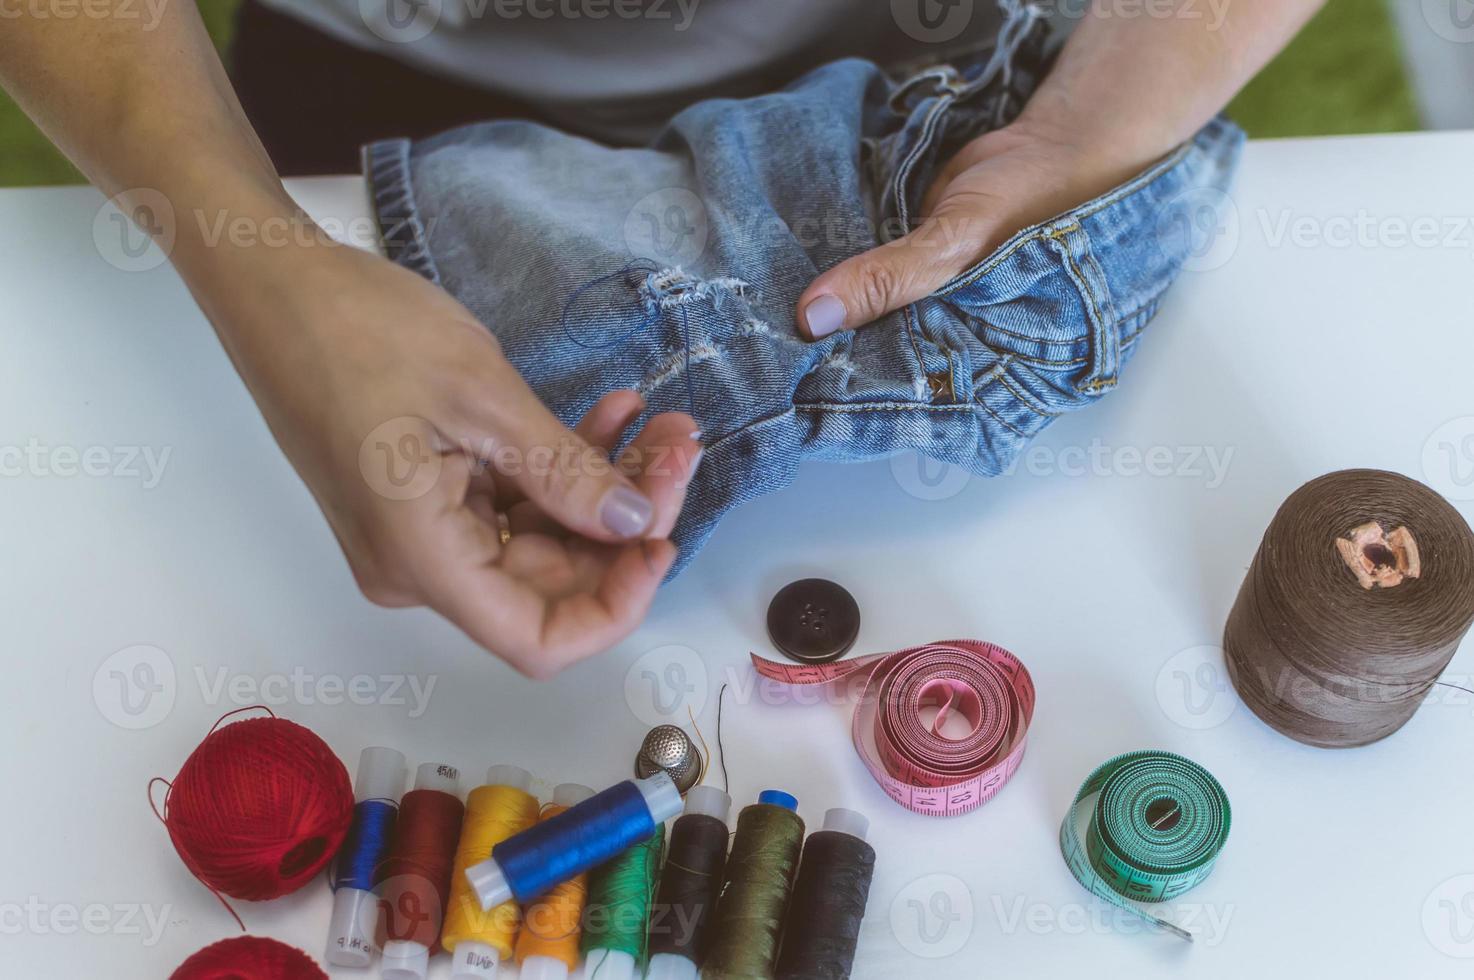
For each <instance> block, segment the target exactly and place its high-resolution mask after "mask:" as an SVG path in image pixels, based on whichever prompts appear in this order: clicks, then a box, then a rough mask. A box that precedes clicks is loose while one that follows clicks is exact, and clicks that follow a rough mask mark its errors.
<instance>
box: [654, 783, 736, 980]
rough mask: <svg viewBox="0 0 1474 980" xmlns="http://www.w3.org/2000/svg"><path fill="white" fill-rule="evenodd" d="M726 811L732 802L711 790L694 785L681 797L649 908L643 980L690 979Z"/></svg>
mask: <svg viewBox="0 0 1474 980" xmlns="http://www.w3.org/2000/svg"><path fill="white" fill-rule="evenodd" d="M731 812H732V798H731V797H730V796H728V795H727V794H726V793H723V792H722V791H721V790H719V789H717V788H716V787H714V786H697V787H694V788H693V789H692V790H691V791H690V792H689V793H687V794H686V812H685V813H684V814H682V815H681V818H680V819H679V820H677V821H676V823H675V826H674V827H672V828H671V835H670V846H669V848H667V849H666V858H665V867H664V869H662V871H661V874H660V886H659V887H658V888H657V889H656V892H655V903H654V904H653V905H652V906H651V908H650V942H649V948H650V967H649V972H648V973H646V978H647V980H696V970H697V967H699V966H700V965H701V961H702V958H703V956H704V954H705V952H706V949H705V945H706V944H705V940H706V933H707V926H708V925H709V924H710V922H711V914H712V910H713V909H714V908H715V907H716V903H717V896H718V894H720V892H721V887H722V872H723V870H724V869H725V867H726V864H727V839H728V837H729V836H730V833H729V831H728V829H727V817H728V815H729V814H730V813H731Z"/></svg>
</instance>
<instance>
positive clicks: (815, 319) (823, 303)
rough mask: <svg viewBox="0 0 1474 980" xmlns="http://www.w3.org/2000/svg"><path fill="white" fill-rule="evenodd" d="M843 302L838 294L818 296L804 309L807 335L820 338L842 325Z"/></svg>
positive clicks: (843, 315) (843, 314) (843, 316)
mask: <svg viewBox="0 0 1474 980" xmlns="http://www.w3.org/2000/svg"><path fill="white" fill-rule="evenodd" d="M844 318H845V308H844V302H843V301H842V300H841V299H840V298H839V297H838V296H820V297H819V298H818V299H816V300H814V301H813V302H812V303H810V304H809V306H808V309H806V310H804V322H805V323H807V324H808V327H809V336H810V337H813V338H814V339H815V340H821V339H823V338H825V337H827V336H829V335H830V334H832V333H834V331H836V330H838V329H839V328H840V327H842V326H844Z"/></svg>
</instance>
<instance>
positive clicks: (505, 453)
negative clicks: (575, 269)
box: [200, 242, 700, 678]
mask: <svg viewBox="0 0 1474 980" xmlns="http://www.w3.org/2000/svg"><path fill="white" fill-rule="evenodd" d="M281 252H282V250H281V249H275V250H273V249H264V250H263V249H261V248H260V247H257V248H256V249H254V250H243V251H241V252H240V253H238V254H237V255H235V256H234V257H233V258H232V261H231V262H230V268H231V270H232V272H233V274H235V275H242V274H243V273H244V274H245V278H244V279H243V280H241V281H249V282H251V284H252V285H251V286H250V287H249V288H240V289H223V288H213V289H211V290H210V291H209V292H208V294H200V299H201V305H202V306H204V307H205V308H206V311H207V313H209V314H210V316H211V319H212V320H213V321H214V322H215V323H216V326H217V329H218V330H219V332H220V335H221V338H222V340H223V341H224V342H225V343H226V346H227V348H228V349H229V350H230V352H231V355H232V357H233V358H234V360H235V362H236V365H237V367H238V368H239V370H240V372H241V375H242V377H243V378H245V380H246V383H247V384H248V386H249V387H250V388H251V391H252V393H253V394H254V395H255V398H256V401H257V403H258V405H259V406H260V407H261V410H262V412H263V414H264V415H265V417H266V419H267V422H268V424H269V425H270V426H271V429H272V431H273V432H274V433H275V435H276V437H277V440H278V442H279V443H280V444H281V446H282V448H283V450H285V452H286V454H287V456H288V457H289V458H290V459H291V461H292V463H293V464H294V465H295V466H296V468H297V471H298V472H299V473H300V474H301V476H302V478H303V480H305V481H306V483H307V485H308V487H309V488H310V489H311V490H312V493H313V495H314V496H315V497H316V499H317V502H318V504H319V506H320V507H321V508H322V511H323V514H324V515H325V516H326V517H327V519H328V522H329V523H330V524H331V525H332V528H333V531H334V532H335V533H336V535H337V537H338V541H339V543H340V544H341V546H342V548H343V552H344V554H345V555H346V556H347V558H348V563H349V565H350V566H351V567H352V569H353V573H354V576H355V578H356V579H357V581H358V583H359V585H360V587H361V588H362V590H363V592H364V593H365V594H366V595H367V596H368V597H369V598H370V599H372V600H373V601H374V602H376V603H379V604H381V605H385V606H395V607H399V606H418V605H424V606H430V607H432V608H434V609H436V610H438V611H439V612H440V613H442V614H443V615H445V616H446V617H447V618H449V619H450V620H452V621H453V622H455V623H456V624H457V625H459V626H460V627H461V628H462V629H464V630H465V631H466V632H467V633H468V634H470V636H471V637H472V638H473V639H475V640H476V641H477V642H478V643H480V644H482V645H483V646H485V647H486V648H487V649H488V650H491V651H492V652H493V653H495V654H497V655H499V656H501V657H502V658H504V659H506V660H507V661H509V662H510V663H511V664H512V665H513V666H514V667H516V668H517V669H518V670H520V671H522V672H523V673H525V674H528V675H530V676H534V677H540V678H541V677H548V676H550V675H551V674H553V673H555V672H556V671H558V670H559V669H561V668H563V667H566V666H568V665H569V664H571V663H573V662H575V661H577V660H579V659H581V658H583V657H586V656H589V655H590V654H593V653H597V652H599V651H601V650H604V649H606V648H608V647H609V646H611V645H613V644H614V643H616V642H617V641H619V640H620V639H622V638H623V637H624V636H625V635H627V634H628V633H630V632H631V631H632V630H634V629H635V627H636V626H637V625H638V624H639V623H640V621H641V619H642V618H643V617H644V615H645V613H646V611H647V609H648V608H649V605H650V602H651V600H652V598H653V597H654V594H655V591H656V588H657V587H658V586H659V584H660V582H661V580H662V579H663V578H664V576H665V574H666V572H667V571H668V570H669V569H670V566H671V563H672V561H673V560H674V558H675V548H674V547H673V546H672V545H671V544H670V542H669V541H667V540H666V538H667V536H668V535H669V534H670V531H671V528H672V526H673V525H674V523H675V520H676V517H677V516H678V514H679V513H680V509H681V506H682V503H683V501H684V499H685V492H686V486H687V484H688V482H689V480H690V477H691V475H692V473H693V471H694V469H695V466H696V465H697V463H698V460H699V453H700V442H699V439H700V433H698V432H696V431H695V428H696V426H695V423H694V422H693V421H692V420H691V418H690V417H689V416H686V415H662V416H659V417H656V418H654V419H652V420H651V421H650V422H649V424H647V425H646V426H645V428H644V430H643V431H642V432H640V433H639V435H638V436H636V437H635V439H634V441H633V443H632V444H631V446H630V447H629V449H628V450H627V451H626V452H624V453H623V454H621V457H620V461H619V463H620V465H618V466H611V465H610V461H609V453H610V450H611V449H612V447H614V446H616V445H617V444H618V443H619V442H620V440H621V436H622V435H623V433H624V432H625V431H626V430H627V429H628V428H629V427H630V425H631V424H633V422H634V421H635V419H636V418H637V417H639V416H640V414H641V413H642V412H643V411H644V409H645V406H644V403H643V401H642V400H641V398H640V396H639V395H638V394H636V393H635V392H631V391H623V392H615V393H613V394H611V395H609V396H608V397H606V398H604V399H603V400H602V401H601V402H599V403H598V404H597V405H596V406H595V407H594V408H593V409H592V410H591V411H590V412H589V413H588V415H587V416H585V418H584V419H583V421H582V422H581V423H580V424H579V426H578V427H577V429H576V430H574V431H569V430H568V429H566V428H565V427H564V426H563V425H562V424H560V423H559V422H558V420H557V419H556V418H555V417H554V416H553V415H552V414H551V413H550V412H549V411H548V410H547V409H546V408H545V407H544V406H543V405H542V404H541V403H540V402H539V401H538V400H537V398H536V397H535V396H534V395H533V393H532V391H531V390H530V389H529V388H528V387H527V385H526V383H525V382H524V381H523V380H522V378H521V377H520V376H519V375H518V373H517V372H516V370H515V369H513V367H512V366H511V365H510V364H509V363H508V362H507V360H506V359H505V358H504V357H503V356H502V354H501V351H500V349H499V347H498V345H497V342H496V340H495V339H494V338H493V337H492V335H491V334H490V333H489V332H488V331H487V330H486V329H485V328H484V327H483V326H482V325H481V324H479V323H478V322H477V321H476V320H475V319H474V318H473V317H472V316H471V314H470V313H469V312H468V311H467V310H466V309H465V308H464V307H462V306H461V305H460V304H459V303H457V302H456V301H455V300H453V299H452V298H451V297H450V296H448V295H447V294H446V293H444V292H443V291H442V290H441V289H439V288H438V287H436V286H434V285H432V284H431V283H429V282H427V281H425V280H424V279H422V278H420V277H419V276H417V275H415V274H414V273H411V272H408V271H406V270H404V269H401V268H400V267H398V266H395V265H393V264H391V263H390V262H388V261H386V260H384V259H382V258H379V257H378V256H375V255H369V254H366V253H362V252H357V251H354V250H352V249H349V248H346V247H341V246H336V245H332V244H329V243H326V242H321V243H320V244H311V245H307V246H301V247H297V248H294V249H293V250H292V253H291V254H280V253H281ZM248 267H249V268H248ZM504 531H506V532H510V537H507V538H505V539H504V535H503V532H504Z"/></svg>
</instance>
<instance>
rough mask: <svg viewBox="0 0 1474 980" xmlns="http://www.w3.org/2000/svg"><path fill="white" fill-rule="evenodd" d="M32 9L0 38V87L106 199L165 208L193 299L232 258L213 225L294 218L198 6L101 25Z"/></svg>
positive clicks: (116, 17) (136, 13)
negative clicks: (146, 195) (142, 199)
mask: <svg viewBox="0 0 1474 980" xmlns="http://www.w3.org/2000/svg"><path fill="white" fill-rule="evenodd" d="M31 9H32V8H30V7H29V6H26V5H22V6H21V7H19V8H16V13H18V16H16V17H14V18H13V19H8V20H6V21H5V24H4V29H3V30H0V83H3V84H4V86H5V87H6V89H7V90H8V91H10V93H11V94H12V95H13V96H14V97H15V99H16V101H17V102H18V103H19V104H20V106H21V107H22V108H23V109H24V110H26V112H27V113H28V114H29V115H30V116H31V117H32V118H33V119H34V120H35V121H36V122H37V124H38V125H40V127H41V128H42V129H43V130H44V131H45V132H46V134H47V135H48V136H49V137H50V138H51V139H52V141H53V142H55V143H56V145H57V146H58V147H59V148H60V149H61V150H62V152H64V153H65V154H66V155H67V156H68V157H69V158H70V159H71V160H72V161H73V162H74V163H75V164H76V165H77V167H78V168H79V169H80V170H82V172H83V173H84V174H85V175H86V176H87V177H88V179H89V180H91V181H92V182H93V183H94V184H96V185H97V187H99V188H100V189H101V190H102V191H103V193H104V194H107V195H109V196H112V195H116V194H120V193H123V192H126V191H131V190H134V189H137V188H146V189H148V190H150V191H152V192H156V193H158V194H162V195H163V196H164V197H165V198H167V200H168V202H169V204H170V206H171V207H172V209H173V219H174V220H173V222H172V227H173V230H174V236H173V241H172V247H171V258H172V259H173V260H174V263H175V265H176V266H178V267H179V269H180V271H181V273H182V274H183V275H184V276H185V279H186V280H187V281H189V283H190V286H191V287H192V288H194V289H195V290H196V294H197V295H199V294H200V291H201V289H202V288H203V289H204V291H205V292H207V293H213V292H215V291H216V290H215V288H214V286H215V284H216V283H217V282H224V281H225V279H226V278H227V276H226V275H225V273H224V272H222V271H221V270H222V268H223V267H224V266H227V265H232V264H233V263H231V262H230V261H229V259H230V258H231V256H230V255H229V253H230V252H231V251H235V252H239V249H235V250H231V249H229V248H228V247H227V246H226V245H223V244H222V242H221V241H220V238H219V236H218V230H219V228H220V227H221V224H220V218H221V217H222V216H229V217H231V218H245V219H247V220H253V221H265V220H268V219H271V218H278V219H279V218H281V217H283V216H291V217H293V218H295V217H296V209H295V206H294V205H293V204H292V202H291V200H290V198H289V197H288V196H287V194H286V192H285V190H284V189H283V188H282V186H281V181H280V180H279V179H278V177H277V175H276V171H275V169H274V168H273V167H272V165H271V161H270V159H269V158H268V157H267V155H266V152H265V150H263V149H262V147H261V144H260V142H259V141H258V140H257V139H256V136H255V134H254V132H253V131H252V130H251V127H250V124H249V123H248V122H247V120H246V117H245V114H244V112H243V111H242V110H241V107H240V103H239V102H238V101H237V100H236V97H235V94H234V92H233V91H232V89H231V86H230V82H229V80H228V78H227V77H226V74H225V70H224V67H223V66H222V65H221V63H220V59H219V58H218V57H217V55H216V53H215V49H214V47H213V46H212V44H211V43H210V39H209V36H208V35H207V33H206V31H205V28H204V25H203V23H202V22H201V20H200V16H199V12H198V11H197V10H196V8H195V5H194V3H193V2H192V0H162V3H161V4H160V5H159V6H157V7H153V8H150V7H148V5H140V4H137V3H128V4H124V3H121V2H118V3H116V4H114V5H113V7H112V8H111V10H112V12H111V14H110V15H109V16H105V17H104V16H88V17H74V18H57V17H44V16H37V15H36V14H35V13H32V12H31ZM88 9H89V10H96V9H99V8H97V7H96V6H95V5H89V8H88ZM120 203H121V204H122V205H123V206H124V208H125V210H127V209H129V208H130V204H131V203H132V202H130V201H129V200H128V198H127V196H126V195H125V196H124V197H123V198H122V199H121V200H120ZM212 229H213V230H214V231H215V232H216V233H217V234H212ZM202 302H204V299H203V298H202Z"/></svg>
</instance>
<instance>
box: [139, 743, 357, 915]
mask: <svg viewBox="0 0 1474 980" xmlns="http://www.w3.org/2000/svg"><path fill="white" fill-rule="evenodd" d="M226 717H229V716H228V715H227V716H226ZM221 720H222V721H223V720H224V719H223V718H222V719H221ZM161 819H162V820H163V821H164V825H165V826H166V827H168V829H169V838H170V840H172V841H173V842H174V849H175V850H176V851H178V852H179V856H180V857H181V858H182V859H183V860H184V864H185V866H186V867H188V868H189V870H190V871H191V872H192V873H193V874H194V876H195V877H196V878H198V879H200V881H202V882H204V884H205V885H206V886H207V887H208V888H209V889H210V890H211V891H213V892H215V893H216V894H217V896H218V895H221V894H224V895H229V896H230V897H231V898H239V899H244V900H246V901H253V902H255V901H263V900H266V899H272V898H279V897H281V896H282V895H286V894H289V893H291V892H294V891H296V890H297V889H298V888H301V887H302V886H303V885H305V884H306V883H307V882H308V881H310V880H312V877H313V876H314V875H316V874H317V873H318V872H319V871H321V870H322V869H323V867H324V866H326V865H327V863H328V862H329V861H330V860H332V857H333V855H334V854H336V853H337V851H338V848H339V846H340V845H341V844H342V843H343V838H344V836H345V835H346V834H347V833H348V826H349V824H350V823H351V821H352V819H353V787H352V785H351V784H350V783H349V781H348V770H347V769H345V768H344V766H343V763H342V762H341V761H339V759H338V757H337V756H336V755H334V754H333V750H332V749H330V748H328V746H327V743H326V742H324V741H323V740H322V739H320V738H318V737H317V736H316V735H314V734H313V733H312V732H311V731H309V730H307V729H306V728H303V727H302V726H301V725H297V724H293V723H292V722H290V721H287V720H285V719H283V718H277V717H275V716H273V717H270V718H248V719H246V720H245V721H237V722H235V723H233V724H230V725H226V726H224V727H223V728H221V727H218V724H217V727H216V728H214V729H211V731H210V734H209V735H207V736H206V737H205V740H204V741H203V742H201V743H200V745H199V747H198V748H196V749H195V750H194V752H193V753H192V754H191V755H190V757H189V758H188V759H186V760H185V761H184V766H183V768H181V769H180V770H179V775H178V776H176V777H175V779H174V782H173V784H172V785H171V786H170V787H169V792H168V794H167V795H166V796H165V797H164V812H163V814H162V816H161ZM228 907H229V906H227V908H228ZM232 914H234V913H233V912H232Z"/></svg>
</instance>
